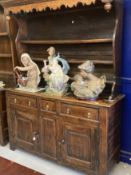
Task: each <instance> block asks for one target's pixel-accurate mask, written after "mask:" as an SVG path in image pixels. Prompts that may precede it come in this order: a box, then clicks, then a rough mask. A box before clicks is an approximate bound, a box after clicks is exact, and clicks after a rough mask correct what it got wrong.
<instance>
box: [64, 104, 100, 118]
mask: <svg viewBox="0 0 131 175" xmlns="http://www.w3.org/2000/svg"><path fill="white" fill-rule="evenodd" d="M61 114H64V115H70V116H76V117H83V118H87V119H91V120H98V119H99V117H98V109H94V108H87V107H82V106H77V105H70V104H66V103H62V104H61Z"/></svg>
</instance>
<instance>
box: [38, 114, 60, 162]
mask: <svg viewBox="0 0 131 175" xmlns="http://www.w3.org/2000/svg"><path fill="white" fill-rule="evenodd" d="M56 128H57V117H56V116H55V114H51V113H46V112H41V115H40V140H41V154H42V155H43V156H44V157H48V158H51V159H54V160H56V159H57V148H56V147H57V134H56Z"/></svg>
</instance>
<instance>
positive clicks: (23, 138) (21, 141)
mask: <svg viewBox="0 0 131 175" xmlns="http://www.w3.org/2000/svg"><path fill="white" fill-rule="evenodd" d="M36 119H37V113H36V112H35V111H32V112H31V111H29V113H28V112H25V111H24V110H20V109H19V110H16V109H15V113H14V120H15V122H14V137H15V138H14V140H15V142H16V145H18V146H19V147H22V148H24V149H28V150H30V151H36V150H37V149H38V146H39V145H38V143H39V140H38V139H39V137H38V134H39V133H38V124H37V120H36Z"/></svg>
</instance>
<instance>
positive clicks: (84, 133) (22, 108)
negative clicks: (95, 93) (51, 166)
mask: <svg viewBox="0 0 131 175" xmlns="http://www.w3.org/2000/svg"><path fill="white" fill-rule="evenodd" d="M0 3H1V4H2V6H3V8H4V11H5V14H6V18H7V19H8V18H9V19H10V20H11V21H12V20H13V19H15V22H16V23H17V25H18V32H17V36H16V38H15V44H16V49H17V55H18V59H19V61H20V56H21V54H22V53H23V52H27V53H29V54H30V56H31V58H32V60H33V61H35V62H36V63H37V65H38V66H39V68H40V70H41V68H42V67H43V59H46V58H47V57H48V54H47V49H48V48H49V47H50V46H53V47H55V48H56V51H57V53H58V52H59V53H60V55H61V57H62V58H65V59H66V60H67V61H68V62H69V64H70V72H69V76H70V77H73V76H74V75H76V73H77V72H78V71H79V70H78V65H79V64H82V63H83V62H85V61H87V60H91V61H93V63H94V64H95V73H96V75H97V76H100V75H102V74H104V75H106V78H107V84H106V88H105V92H104V93H103V94H102V99H104V98H105V97H104V96H105V94H106V96H108V97H109V95H110V93H111V85H112V83H113V82H114V81H116V84H117V85H118V86H117V87H119V75H120V71H121V38H122V37H121V36H122V35H121V34H122V17H123V16H122V11H123V8H122V0H119V1H117V0H112V1H110V0H24V1H21V0H17V1H16V0H8V1H0ZM10 20H8V21H7V22H8V23H9V22H10ZM10 25H11V26H12V25H13V24H10ZM14 36H15V35H14ZM13 41H14V40H13ZM42 80H43V79H42ZM40 86H44V82H43V81H41V83H40ZM117 94H119V92H118V89H117V88H116V92H115V95H116V98H115V101H114V102H113V103H105V102H104V100H100V101H96V102H87V101H81V100H77V99H75V98H73V97H63V98H56V97H47V96H45V95H44V94H43V93H34V94H32V93H26V92H21V91H16V90H13V89H12V90H11V89H10V90H7V112H8V125H9V137H10V146H11V149H12V150H14V149H15V148H22V149H25V150H27V151H29V152H32V153H35V154H37V155H39V156H42V157H45V158H49V159H51V160H54V161H57V162H58V163H61V164H64V165H69V166H71V167H73V168H78V169H80V170H82V171H85V172H86V173H88V175H108V172H109V169H110V167H111V166H112V165H113V163H114V162H115V161H118V160H119V129H120V113H121V99H122V97H120V96H119V95H117Z"/></svg>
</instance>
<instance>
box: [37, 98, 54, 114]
mask: <svg viewBox="0 0 131 175" xmlns="http://www.w3.org/2000/svg"><path fill="white" fill-rule="evenodd" d="M40 109H41V110H43V111H46V112H56V103H55V102H54V101H51V100H41V101H40Z"/></svg>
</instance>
